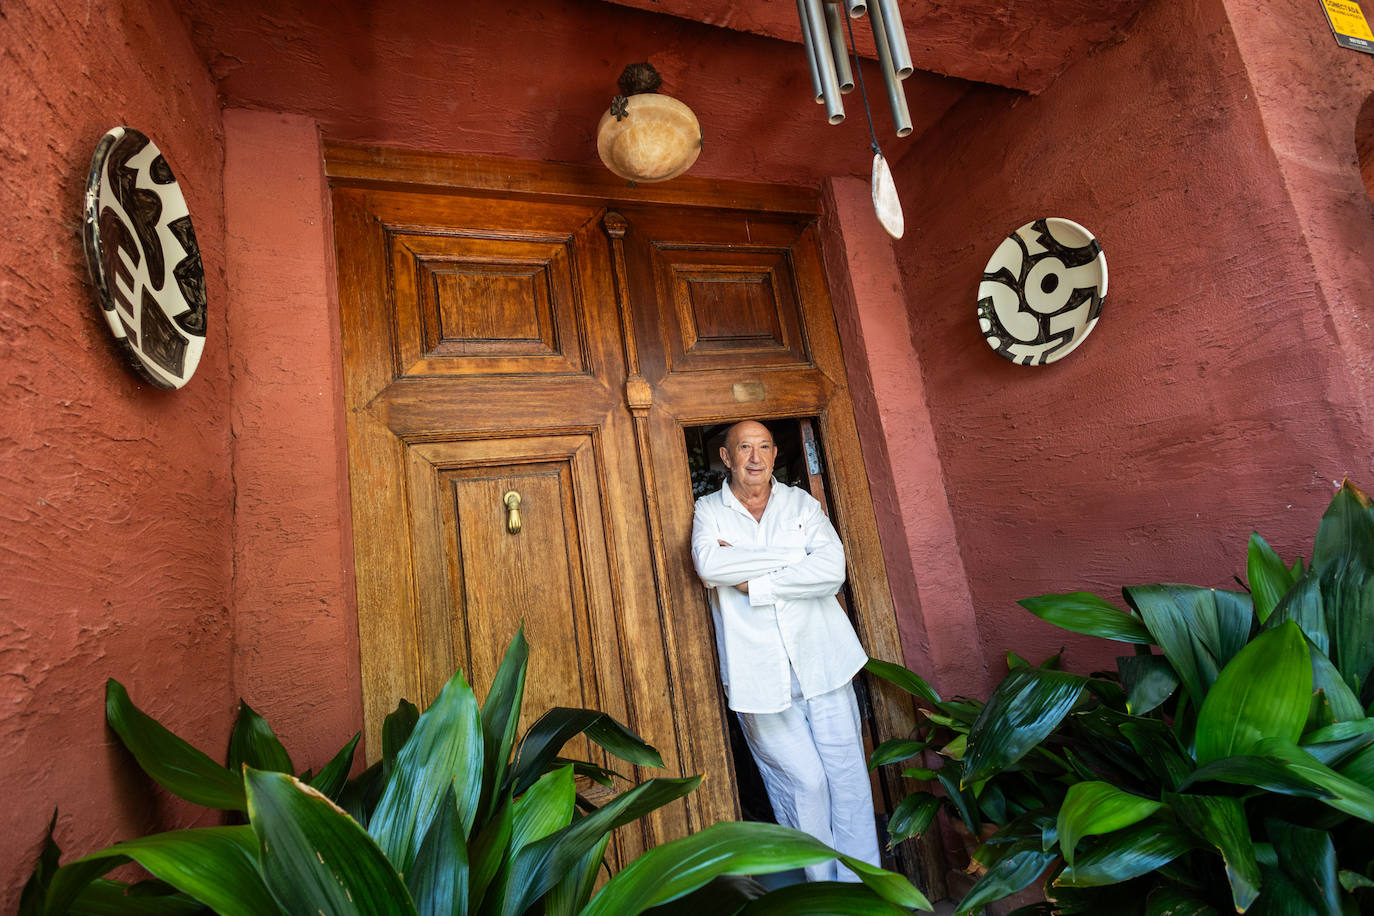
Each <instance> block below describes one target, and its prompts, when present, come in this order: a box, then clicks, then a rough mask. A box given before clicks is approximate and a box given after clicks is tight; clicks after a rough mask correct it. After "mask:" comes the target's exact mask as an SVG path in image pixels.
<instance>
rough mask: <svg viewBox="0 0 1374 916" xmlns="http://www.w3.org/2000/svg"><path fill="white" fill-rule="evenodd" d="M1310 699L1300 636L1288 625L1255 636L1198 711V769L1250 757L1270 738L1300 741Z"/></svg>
mask: <svg viewBox="0 0 1374 916" xmlns="http://www.w3.org/2000/svg"><path fill="white" fill-rule="evenodd" d="M1311 695H1312V662H1311V659H1310V658H1309V656H1308V654H1307V640H1306V639H1304V638H1303V634H1302V631H1301V630H1299V629H1298V627H1297V626H1296V625H1295V624H1293V623H1291V622H1285V623H1283V624H1281V625H1280V626H1279V627H1278V628H1277V629H1274V630H1266V631H1265V632H1263V633H1260V634H1259V635H1258V636H1256V637H1255V638H1254V639H1253V640H1252V641H1251V642H1250V644H1249V645H1248V646H1246V647H1245V648H1244V649H1243V650H1242V651H1241V652H1240V653H1239V654H1238V655H1237V656H1236V657H1235V658H1234V659H1233V660H1232V661H1231V663H1230V664H1229V665H1227V666H1226V668H1225V670H1223V671H1222V673H1221V675H1220V676H1219V677H1218V678H1217V681H1216V683H1215V684H1214V685H1213V686H1212V689H1211V691H1210V692H1208V694H1207V698H1206V699H1205V700H1204V701H1203V703H1202V709H1201V710H1199V712H1198V723H1197V737H1196V754H1197V761H1198V763H1199V764H1207V763H1211V762H1212V761H1213V760H1220V759H1221V758H1223V757H1234V756H1239V755H1244V754H1248V753H1249V752H1250V751H1251V749H1252V748H1254V746H1255V745H1256V744H1257V743H1258V742H1260V741H1262V740H1264V739H1266V738H1278V739H1281V740H1285V741H1290V742H1296V741H1297V740H1298V738H1299V737H1300V736H1301V735H1302V729H1303V724H1304V723H1305V722H1306V721H1307V711H1308V706H1309V703H1310V697H1311Z"/></svg>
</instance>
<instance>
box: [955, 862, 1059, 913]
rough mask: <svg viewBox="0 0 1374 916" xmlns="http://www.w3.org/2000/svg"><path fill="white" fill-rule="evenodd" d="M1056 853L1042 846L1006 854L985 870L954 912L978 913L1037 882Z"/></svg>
mask: <svg viewBox="0 0 1374 916" xmlns="http://www.w3.org/2000/svg"><path fill="white" fill-rule="evenodd" d="M1055 858H1056V857H1055V855H1054V854H1053V853H1049V852H1044V851H1043V850H1040V849H1035V848H1027V849H1019V850H1017V851H1015V852H1013V853H1011V854H1010V855H1007V856H1004V857H1002V858H1001V859H999V860H998V861H997V862H996V863H995V864H994V865H992V866H991V867H990V868H988V870H987V871H986V872H984V873H983V875H982V877H980V878H979V879H978V880H977V881H975V882H974V884H973V887H971V888H969V890H968V893H967V894H965V895H964V897H963V899H962V900H960V901H959V905H958V907H957V908H956V909H955V911H954V916H967V914H970V913H976V912H978V911H979V910H981V909H982V908H983V907H985V906H987V905H988V904H989V903H995V902H996V901H998V900H1001V899H1003V898H1004V897H1010V896H1011V895H1012V894H1015V893H1019V892H1020V891H1023V890H1025V889H1026V888H1028V887H1030V886H1031V885H1032V884H1034V883H1035V880H1036V879H1037V878H1039V877H1040V876H1041V875H1042V874H1043V873H1044V871H1045V869H1046V868H1048V867H1049V866H1050V863H1051V862H1053V861H1054V860H1055Z"/></svg>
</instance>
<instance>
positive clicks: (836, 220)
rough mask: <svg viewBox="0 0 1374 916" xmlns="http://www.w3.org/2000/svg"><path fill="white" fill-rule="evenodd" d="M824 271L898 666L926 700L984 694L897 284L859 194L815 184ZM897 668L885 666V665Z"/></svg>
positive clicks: (868, 196) (854, 182)
mask: <svg viewBox="0 0 1374 916" xmlns="http://www.w3.org/2000/svg"><path fill="white" fill-rule="evenodd" d="M825 190H826V195H825V203H826V207H825V211H826V212H825V216H824V218H823V227H824V229H825V232H824V236H823V237H824V239H825V259H826V273H827V275H828V279H829V282H830V291H831V297H832V299H833V301H834V308H835V320H836V322H837V323H838V325H839V328H840V336H841V339H842V340H843V343H844V348H845V363H846V367H847V368H848V370H849V386H850V390H851V391H852V392H853V397H854V412H855V417H856V420H857V421H858V425H859V435H860V438H861V440H862V442H863V449H864V464H865V466H866V467H867V469H868V478H869V481H870V489H871V490H872V494H873V504H874V505H873V507H874V511H875V513H876V514H877V517H878V527H879V535H880V536H881V539H882V545H883V555H884V556H883V558H884V560H885V562H886V563H887V570H888V580H889V583H890V584H891V588H892V599H893V604H894V606H895V607H896V609H897V624H898V627H899V630H900V633H901V639H902V649H903V651H904V653H905V655H906V658H905V663H906V664H907V665H908V666H909V667H911V668H912V669H913V670H915V671H919V672H922V673H923V674H924V675H925V676H926V677H927V679H929V680H930V681H931V682H932V683H933V684H934V685H935V686H936V688H937V689H939V690H941V691H947V690H950V689H952V688H957V689H958V690H960V691H963V692H974V691H975V690H978V689H981V688H983V687H985V686H988V684H987V674H988V672H987V668H986V666H985V664H984V661H983V656H982V655H981V654H979V653H977V652H969V651H968V646H969V644H970V643H973V644H976V643H977V642H978V635H977V633H978V624H977V621H976V620H975V618H974V614H973V601H972V597H971V595H970V594H969V588H968V579H967V575H966V573H965V571H964V566H963V559H962V557H961V556H960V553H959V544H958V541H957V539H956V531H955V526H954V517H953V514H952V513H951V511H950V504H949V501H948V499H947V498H946V496H945V486H944V475H943V473H942V471H941V468H940V456H939V453H938V450H937V448H936V443H935V434H934V430H933V428H932V425H931V416H930V409H929V405H928V404H927V401H926V397H925V390H924V385H923V382H922V380H921V371H920V363H919V361H918V359H917V357H916V352H915V348H914V347H913V346H912V340H911V329H910V324H909V322H908V320H907V314H906V309H905V307H904V303H903V298H902V275H901V271H900V270H899V269H898V266H897V258H896V255H895V253H894V252H893V247H892V243H891V239H890V238H889V237H888V235H887V234H886V233H885V232H884V231H883V229H882V227H881V226H880V225H879V224H878V221H877V219H875V218H874V215H873V198H872V191H871V189H870V186H869V183H868V182H866V181H863V180H861V179H857V178H835V179H831V180H830V181H828V182H826V188H825ZM890 661H897V659H890Z"/></svg>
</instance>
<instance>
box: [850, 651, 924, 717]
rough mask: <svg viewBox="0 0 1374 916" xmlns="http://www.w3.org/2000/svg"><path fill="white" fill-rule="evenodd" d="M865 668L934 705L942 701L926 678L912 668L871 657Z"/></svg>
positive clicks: (870, 672)
mask: <svg viewBox="0 0 1374 916" xmlns="http://www.w3.org/2000/svg"><path fill="white" fill-rule="evenodd" d="M864 670H865V671H867V672H868V673H869V674H872V675H876V676H877V677H880V678H882V679H883V680H885V681H887V682H888V683H891V684H896V685H897V686H898V687H900V688H902V689H903V690H905V691H906V692H907V693H909V694H911V695H913V696H917V697H920V698H921V699H923V700H925V701H926V702H927V703H929V704H930V705H932V706H934V705H936V704H938V703H939V702H940V695H939V694H938V693H936V692H935V688H934V687H931V686H930V684H929V683H928V682H927V681H926V679H925V678H923V677H921V676H920V675H919V674H917V673H916V672H915V671H912V670H911V669H910V668H904V667H902V666H901V665H894V664H893V663H892V662H885V661H883V660H882V659H879V658H870V659H869V660H868V661H867V662H865V663H864Z"/></svg>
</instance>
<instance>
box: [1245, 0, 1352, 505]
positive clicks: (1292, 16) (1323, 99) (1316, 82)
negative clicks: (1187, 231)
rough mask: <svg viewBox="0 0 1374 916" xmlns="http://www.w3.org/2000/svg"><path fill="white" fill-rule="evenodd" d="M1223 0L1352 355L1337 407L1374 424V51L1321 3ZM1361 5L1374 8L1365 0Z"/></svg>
mask: <svg viewBox="0 0 1374 916" xmlns="http://www.w3.org/2000/svg"><path fill="white" fill-rule="evenodd" d="M1225 6H1226V13H1227V15H1228V16H1229V17H1230V19H1231V24H1232V29H1233V31H1234V32H1235V36H1236V44H1237V46H1238V47H1239V48H1240V52H1241V55H1242V56H1243V57H1244V60H1245V65H1246V69H1247V70H1248V71H1249V75H1250V85H1251V86H1252V87H1253V88H1254V90H1255V99H1256V100H1257V101H1258V103H1259V111H1260V116H1261V118H1262V119H1263V122H1264V128H1265V131H1266V133H1268V135H1269V144H1270V146H1271V147H1272V149H1273V151H1274V155H1275V157H1276V158H1277V160H1278V165H1279V170H1280V172H1281V174H1282V181H1283V185H1284V188H1285V189H1286V190H1287V192H1288V196H1289V198H1290V199H1291V201H1292V204H1293V209H1294V211H1295V212H1296V214H1297V218H1298V225H1299V226H1300V227H1301V231H1302V238H1303V241H1304V243H1305V244H1306V246H1307V249H1308V252H1309V254H1310V256H1311V258H1312V266H1313V269H1314V273H1315V279H1316V284H1317V289H1316V292H1317V293H1318V295H1319V296H1320V297H1321V300H1322V305H1321V308H1322V310H1323V311H1324V312H1325V313H1326V316H1327V321H1328V322H1329V325H1330V327H1329V332H1330V336H1331V339H1332V342H1333V343H1334V345H1335V348H1336V350H1337V353H1338V358H1339V359H1340V360H1343V361H1344V363H1345V373H1344V377H1340V376H1337V377H1334V378H1333V379H1332V383H1333V384H1332V386H1331V395H1330V396H1331V399H1332V402H1333V403H1332V406H1333V408H1334V409H1336V410H1339V411H1341V412H1342V417H1348V418H1349V419H1348V420H1347V421H1346V422H1350V423H1352V424H1357V425H1359V426H1361V427H1362V428H1363V429H1365V430H1374V201H1371V199H1370V190H1369V189H1368V188H1367V187H1366V185H1367V183H1374V177H1371V178H1365V177H1363V176H1362V175H1361V173H1360V172H1361V164H1360V144H1361V140H1362V139H1363V142H1364V144H1365V150H1364V155H1365V156H1366V157H1367V160H1368V165H1367V166H1366V168H1367V169H1374V149H1371V146H1374V124H1372V123H1369V122H1370V121H1374V55H1369V54H1364V53H1362V52H1358V51H1351V50H1349V49H1348V48H1342V47H1340V46H1339V45H1337V44H1336V41H1335V38H1333V37H1332V34H1331V30H1330V28H1329V27H1328V26H1327V24H1326V20H1325V18H1324V17H1323V15H1322V13H1321V10H1320V9H1317V10H1316V11H1315V12H1314V11H1313V9H1312V4H1309V3H1305V2H1302V0H1225ZM1364 10H1365V14H1366V16H1367V17H1370V16H1374V4H1371V3H1369V2H1368V0H1366V2H1365V3H1364ZM1362 112H1363V114H1362ZM1362 117H1363V118H1364V119H1365V120H1364V122H1363V123H1362V122H1361V118H1362ZM1361 127H1363V130H1364V132H1365V135H1364V137H1363V138H1361V136H1360V129H1361ZM1366 454H1368V453H1366ZM1371 470H1374V458H1367V460H1366V461H1365V462H1364V465H1363V467H1362V468H1360V469H1359V470H1358V473H1357V471H1356V469H1354V468H1352V469H1351V474H1352V475H1354V476H1356V478H1357V480H1360V481H1364V482H1366V484H1367V485H1374V473H1371Z"/></svg>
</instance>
